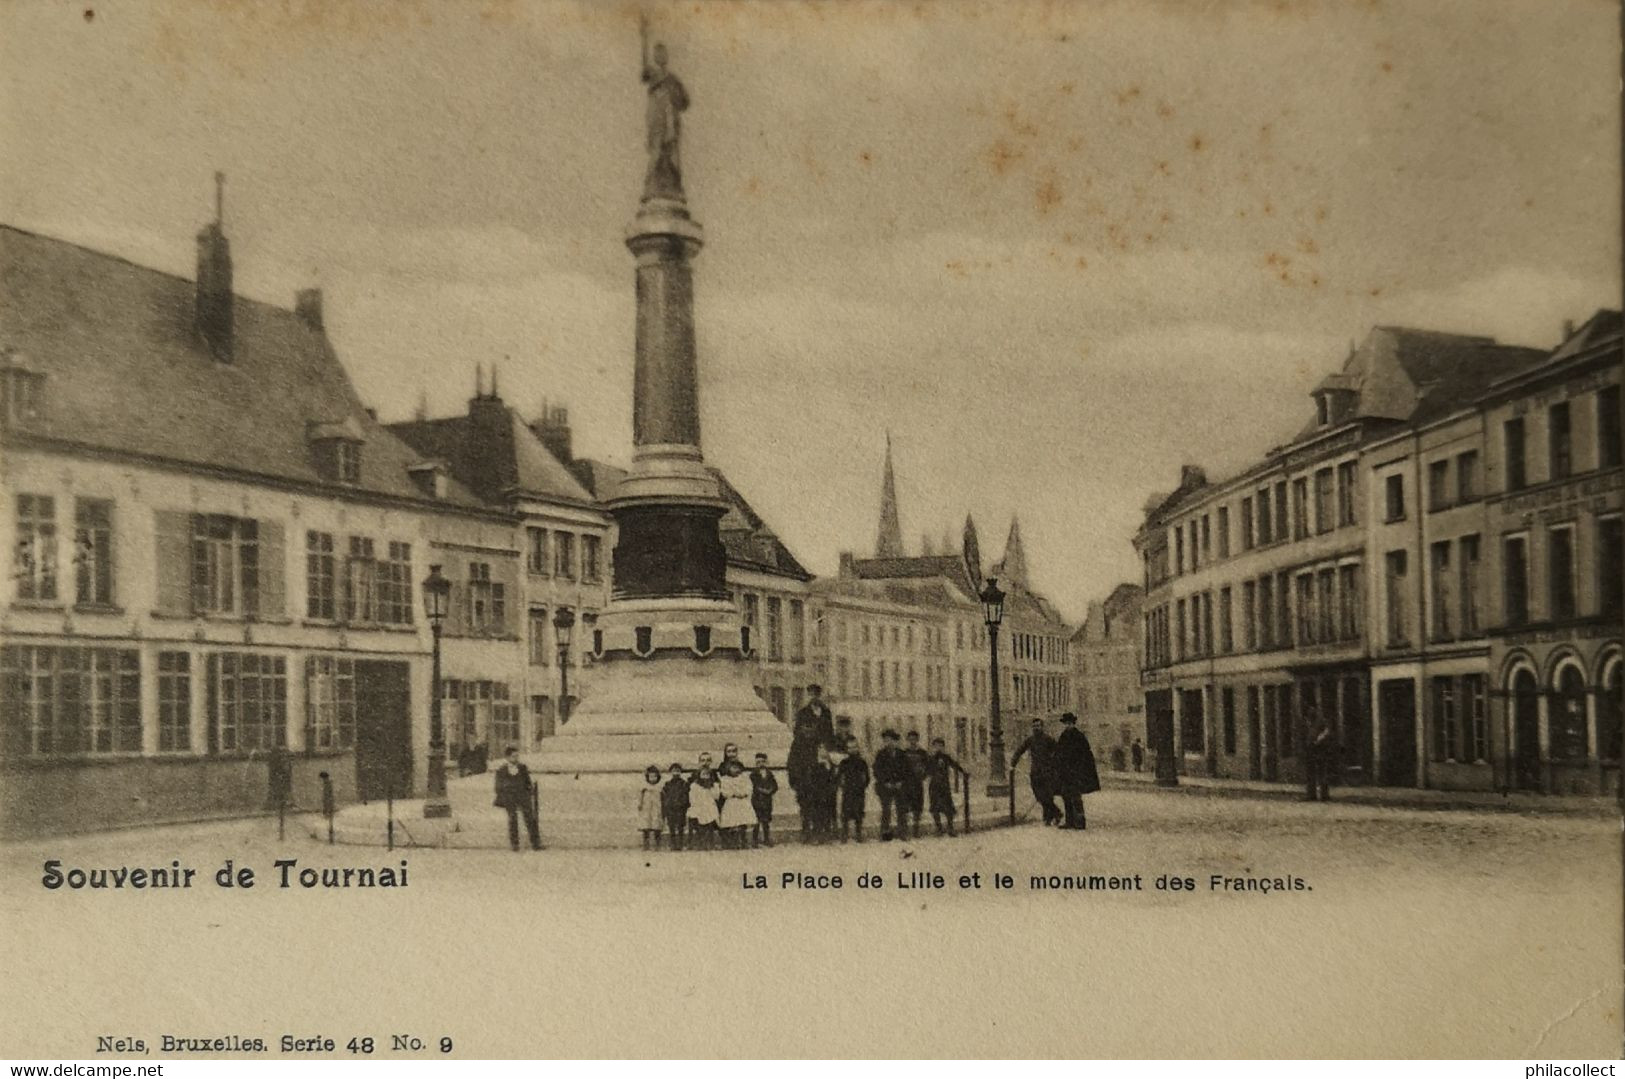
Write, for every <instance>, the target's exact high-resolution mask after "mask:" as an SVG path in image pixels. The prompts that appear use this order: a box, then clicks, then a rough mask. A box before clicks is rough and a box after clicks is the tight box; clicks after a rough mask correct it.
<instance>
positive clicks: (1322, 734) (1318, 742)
mask: <svg viewBox="0 0 1625 1079" xmlns="http://www.w3.org/2000/svg"><path fill="white" fill-rule="evenodd" d="M1304 757H1305V760H1304V765H1305V790H1304V795H1303V800H1304V801H1306V802H1314V801H1321V802H1329V801H1331V800H1332V792H1331V784H1332V770H1333V769H1334V768H1335V767H1336V766H1337V740H1336V738H1335V737H1334V736H1333V735H1332V728H1331V724H1329V723H1324V722H1323V723H1321V725H1320V728H1319V730H1317V731H1316V732H1315V737H1314V738H1313V739H1311V740H1310V742H1309V748H1308V749H1307V751H1305V753H1304Z"/></svg>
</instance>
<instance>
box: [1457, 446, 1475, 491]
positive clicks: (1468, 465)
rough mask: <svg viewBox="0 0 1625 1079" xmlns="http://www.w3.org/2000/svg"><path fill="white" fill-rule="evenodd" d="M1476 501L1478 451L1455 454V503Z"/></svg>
mask: <svg viewBox="0 0 1625 1079" xmlns="http://www.w3.org/2000/svg"><path fill="white" fill-rule="evenodd" d="M1477 499H1478V451H1477V450H1468V451H1467V452H1466V453H1458V454H1456V501H1457V502H1474V501H1476V500H1477Z"/></svg>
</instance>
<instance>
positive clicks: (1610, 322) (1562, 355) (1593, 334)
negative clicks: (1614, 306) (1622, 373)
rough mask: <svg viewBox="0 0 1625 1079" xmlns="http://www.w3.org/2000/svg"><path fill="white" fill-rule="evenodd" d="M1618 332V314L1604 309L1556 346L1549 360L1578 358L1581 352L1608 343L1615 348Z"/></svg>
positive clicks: (1619, 322) (1619, 319) (1619, 326)
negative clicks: (1612, 344)
mask: <svg viewBox="0 0 1625 1079" xmlns="http://www.w3.org/2000/svg"><path fill="white" fill-rule="evenodd" d="M1620 331H1621V317H1620V313H1619V312H1618V311H1610V310H1608V309H1606V308H1604V309H1602V310H1600V311H1598V312H1597V313H1596V314H1594V315H1592V316H1591V317H1590V318H1588V319H1586V320H1585V323H1584V324H1583V325H1581V326H1580V328H1579V329H1577V330H1575V331H1574V332H1573V333H1571V334H1569V336H1568V337H1567V338H1566V339H1565V340H1564V341H1563V343H1562V344H1560V345H1558V346H1557V350H1556V351H1555V352H1553V353H1552V356H1551V358H1552V360H1553V361H1554V362H1555V361H1558V360H1566V359H1568V358H1569V357H1571V356H1578V355H1579V354H1580V353H1582V352H1587V351H1590V350H1591V349H1593V348H1596V347H1598V346H1600V345H1605V344H1607V343H1609V342H1610V341H1614V342H1616V347H1617V341H1618V339H1619V337H1620Z"/></svg>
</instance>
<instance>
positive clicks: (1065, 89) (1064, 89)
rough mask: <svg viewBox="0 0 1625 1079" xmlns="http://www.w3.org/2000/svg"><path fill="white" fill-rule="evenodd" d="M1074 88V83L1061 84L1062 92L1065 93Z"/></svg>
mask: <svg viewBox="0 0 1625 1079" xmlns="http://www.w3.org/2000/svg"><path fill="white" fill-rule="evenodd" d="M1072 89H1073V85H1072V83H1069V82H1063V83H1062V84H1061V93H1063V94H1070V93H1071V92H1072Z"/></svg>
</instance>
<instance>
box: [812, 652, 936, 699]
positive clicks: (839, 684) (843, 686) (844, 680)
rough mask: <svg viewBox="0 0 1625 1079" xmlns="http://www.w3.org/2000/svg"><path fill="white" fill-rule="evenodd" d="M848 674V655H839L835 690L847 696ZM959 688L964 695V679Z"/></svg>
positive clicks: (836, 666)
mask: <svg viewBox="0 0 1625 1079" xmlns="http://www.w3.org/2000/svg"><path fill="white" fill-rule="evenodd" d="M959 673H960V674H962V675H963V674H964V673H965V672H964V671H960V672H959ZM847 674H848V672H847V666H846V657H845V656H837V657H836V658H835V692H836V693H838V694H840V695H841V696H842V697H845V696H846V694H847V686H848V684H849V683H848V677H847ZM959 689H960V695H961V696H963V695H964V689H965V683H964V680H963V679H961V680H960V683H959Z"/></svg>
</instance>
